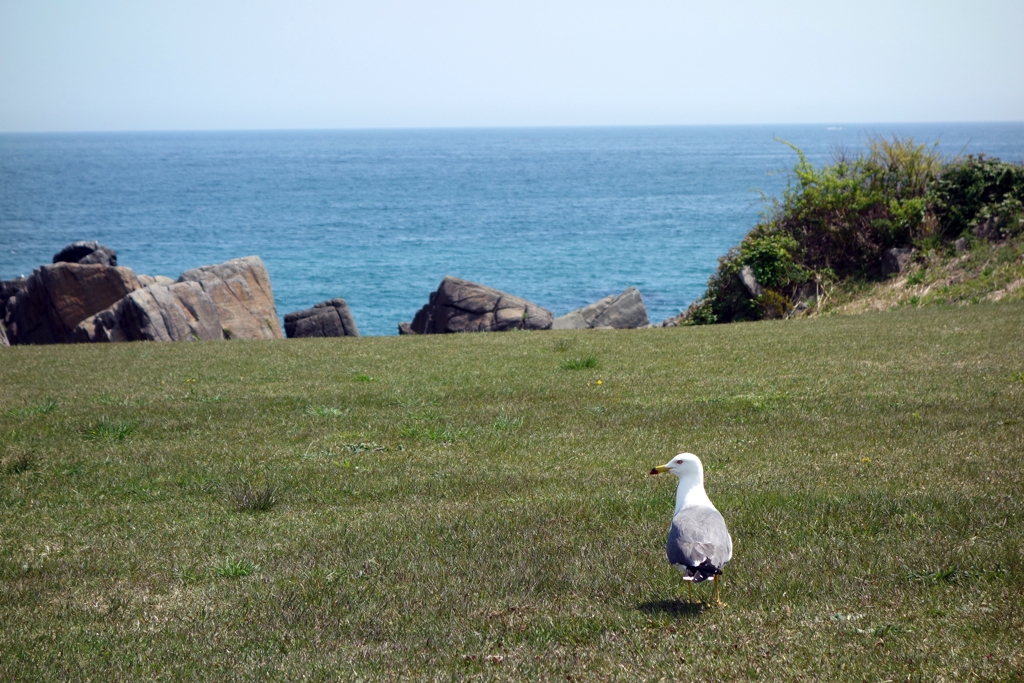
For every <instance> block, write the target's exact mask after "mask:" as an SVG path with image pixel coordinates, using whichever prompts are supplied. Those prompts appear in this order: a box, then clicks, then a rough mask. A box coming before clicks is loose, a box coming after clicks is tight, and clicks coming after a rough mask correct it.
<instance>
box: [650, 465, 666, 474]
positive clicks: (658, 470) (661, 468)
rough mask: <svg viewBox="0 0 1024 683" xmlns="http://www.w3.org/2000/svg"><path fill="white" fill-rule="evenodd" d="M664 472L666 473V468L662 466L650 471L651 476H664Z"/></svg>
mask: <svg viewBox="0 0 1024 683" xmlns="http://www.w3.org/2000/svg"><path fill="white" fill-rule="evenodd" d="M665 472H668V468H667V467H665V466H664V465H658V466H657V467H655V468H654V469H653V470H651V474H664V473H665Z"/></svg>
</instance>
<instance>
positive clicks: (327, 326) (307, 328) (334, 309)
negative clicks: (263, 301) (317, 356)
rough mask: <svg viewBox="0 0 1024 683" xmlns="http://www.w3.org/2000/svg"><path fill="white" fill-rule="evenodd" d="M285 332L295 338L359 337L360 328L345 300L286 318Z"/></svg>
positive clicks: (334, 301)
mask: <svg viewBox="0 0 1024 683" xmlns="http://www.w3.org/2000/svg"><path fill="white" fill-rule="evenodd" d="M284 331H285V333H286V334H287V335H288V337H289V338H293V337H358V336H359V328H357V327H356V321H355V319H354V318H353V317H352V312H351V311H349V309H348V304H347V303H345V300H344V299H331V300H330V301H324V302H322V303H319V304H316V305H315V306H313V308H307V309H306V310H304V311H294V312H292V313H287V314H285V316H284Z"/></svg>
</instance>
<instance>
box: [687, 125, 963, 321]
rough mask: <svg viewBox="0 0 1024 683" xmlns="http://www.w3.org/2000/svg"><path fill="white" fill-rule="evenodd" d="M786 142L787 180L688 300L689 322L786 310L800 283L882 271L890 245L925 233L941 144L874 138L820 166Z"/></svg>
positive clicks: (779, 314)
mask: <svg viewBox="0 0 1024 683" xmlns="http://www.w3.org/2000/svg"><path fill="white" fill-rule="evenodd" d="M783 142H784V141H783ZM785 144H788V145H789V146H790V147H792V148H793V150H794V151H795V152H796V153H797V156H798V161H797V164H796V166H795V167H794V169H793V177H792V179H791V181H790V184H789V187H788V188H787V189H786V191H785V192H784V194H783V196H782V199H781V200H775V201H774V202H773V203H772V204H771V206H770V208H769V210H768V212H767V213H766V215H765V217H764V218H763V219H762V220H761V222H760V223H758V224H757V225H756V226H755V227H754V229H753V230H751V231H750V233H749V234H748V235H747V236H746V237H745V238H744V239H743V241H742V242H741V243H740V245H739V246H738V247H736V248H734V249H732V250H730V251H729V253H728V254H726V255H725V256H723V257H722V258H721V259H719V265H718V270H717V271H716V272H715V273H714V274H713V275H712V276H711V278H710V280H709V281H708V289H707V292H706V293H705V295H704V297H703V298H702V299H701V300H699V301H698V302H696V303H695V304H694V305H693V306H691V307H690V311H689V315H688V317H687V322H688V323H689V324H709V323H717V322H735V321H742V320H760V319H764V318H773V317H782V316H784V315H786V313H788V311H789V310H791V309H792V305H793V298H794V297H795V296H796V295H797V292H798V291H799V289H800V287H801V286H802V285H804V284H806V283H808V282H812V281H817V282H825V281H835V280H837V279H840V280H841V279H847V278H855V279H861V280H865V279H876V278H878V277H880V275H881V272H880V270H881V269H880V265H881V257H882V252H883V251H884V250H885V249H889V248H891V247H898V246H907V245H910V244H912V243H914V242H915V241H916V240H918V239H920V238H922V237H923V236H925V234H926V232H927V230H926V225H927V222H926V220H925V218H926V215H927V210H928V198H927V193H928V188H929V185H930V184H931V183H932V182H933V181H934V180H935V178H937V177H938V175H939V173H940V172H941V171H942V168H943V161H942V159H941V157H940V156H939V155H938V153H937V152H936V150H935V148H934V147H928V146H926V145H919V144H915V143H914V141H913V140H911V139H907V140H901V139H898V138H893V139H892V140H886V139H882V138H875V139H872V140H870V141H869V143H868V151H867V153H866V154H862V155H861V156H859V157H857V158H856V159H850V158H849V157H847V156H846V155H845V154H838V155H837V156H836V157H835V159H834V161H833V163H832V164H830V165H828V166H825V167H823V168H815V167H814V165H813V164H811V163H810V162H809V161H808V160H807V157H806V156H805V155H804V153H803V152H802V151H801V150H800V149H799V148H797V147H796V146H794V145H791V144H790V143H785ZM744 266H750V268H751V269H752V270H753V272H754V275H755V276H756V277H757V281H758V283H759V284H760V285H761V287H762V288H763V289H764V291H763V292H762V293H761V295H760V296H759V297H758V298H757V299H755V298H754V297H752V296H751V294H750V292H749V291H748V290H747V288H746V287H745V286H744V285H743V283H742V282H741V281H740V279H739V274H740V271H741V270H742V269H743V267H744Z"/></svg>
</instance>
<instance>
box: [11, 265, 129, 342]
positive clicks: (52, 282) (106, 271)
mask: <svg viewBox="0 0 1024 683" xmlns="http://www.w3.org/2000/svg"><path fill="white" fill-rule="evenodd" d="M138 288H139V281H138V278H136V277H135V273H134V272H133V271H132V270H131V269H130V268H118V267H113V266H105V265H101V264H83V263H66V262H61V263H54V264H52V265H44V266H40V267H39V268H36V269H35V270H34V271H32V275H30V276H29V277H28V278H27V281H26V282H25V287H24V289H23V290H22V291H21V292H19V293H18V295H17V296H16V297H15V299H14V305H13V307H12V308H11V310H10V311H8V316H7V318H8V320H9V323H8V325H7V333H8V335H9V337H10V341H11V343H12V344H60V343H67V342H71V341H73V340H74V329H75V327H76V326H77V325H78V323H80V322H82V321H83V320H85V319H86V318H88V317H89V316H91V315H95V314H96V313H98V312H100V311H102V310H104V309H105V308H108V307H110V306H111V305H112V304H114V303H115V302H117V301H119V300H120V299H123V298H124V297H125V296H126V295H127V294H128V293H129V292H133V291H135V290H136V289H138Z"/></svg>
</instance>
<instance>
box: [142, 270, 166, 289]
mask: <svg viewBox="0 0 1024 683" xmlns="http://www.w3.org/2000/svg"><path fill="white" fill-rule="evenodd" d="M136 277H137V278H139V286H140V287H149V286H150V285H173V284H174V280H173V279H171V278H169V277H167V276H166V275H142V274H141V273H140V274H139V275H136Z"/></svg>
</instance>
